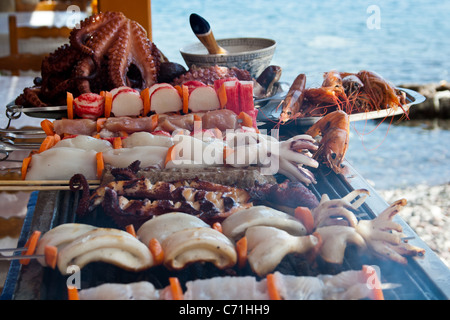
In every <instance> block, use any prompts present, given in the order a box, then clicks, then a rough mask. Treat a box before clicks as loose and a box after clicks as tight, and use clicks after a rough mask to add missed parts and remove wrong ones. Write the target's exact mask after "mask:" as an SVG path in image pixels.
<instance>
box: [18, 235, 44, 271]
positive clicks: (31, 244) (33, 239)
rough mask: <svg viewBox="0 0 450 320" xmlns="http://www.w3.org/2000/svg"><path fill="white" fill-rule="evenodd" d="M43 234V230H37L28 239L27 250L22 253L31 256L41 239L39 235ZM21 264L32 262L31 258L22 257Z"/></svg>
mask: <svg viewBox="0 0 450 320" xmlns="http://www.w3.org/2000/svg"><path fill="white" fill-rule="evenodd" d="M40 236H41V232H40V231H38V230H36V231H34V232H33V233H32V234H31V236H30V238H29V239H28V241H27V243H26V244H25V247H26V248H27V250H26V251H23V252H22V255H27V256H31V255H33V254H34V251H35V250H36V246H37V243H38V240H39V237H40ZM19 261H20V264H22V265H27V264H29V263H30V259H20V260H19Z"/></svg>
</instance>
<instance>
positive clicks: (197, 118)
mask: <svg viewBox="0 0 450 320" xmlns="http://www.w3.org/2000/svg"><path fill="white" fill-rule="evenodd" d="M196 121H202V117H201V116H199V115H198V114H194V122H196Z"/></svg>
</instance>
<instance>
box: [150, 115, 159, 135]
mask: <svg viewBox="0 0 450 320" xmlns="http://www.w3.org/2000/svg"><path fill="white" fill-rule="evenodd" d="M151 120H152V126H151V130H150V131H151V132H153V131H155V129H156V127H157V126H158V123H159V116H158V115H157V114H153V115H152V116H151Z"/></svg>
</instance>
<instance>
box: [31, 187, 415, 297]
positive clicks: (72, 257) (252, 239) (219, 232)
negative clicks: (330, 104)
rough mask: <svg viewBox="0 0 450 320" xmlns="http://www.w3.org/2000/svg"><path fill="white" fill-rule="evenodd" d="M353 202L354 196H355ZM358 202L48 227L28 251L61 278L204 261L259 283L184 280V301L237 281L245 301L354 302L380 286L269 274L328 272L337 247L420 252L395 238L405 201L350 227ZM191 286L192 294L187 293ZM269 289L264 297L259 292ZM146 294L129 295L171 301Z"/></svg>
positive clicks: (401, 256)
mask: <svg viewBox="0 0 450 320" xmlns="http://www.w3.org/2000/svg"><path fill="white" fill-rule="evenodd" d="M359 196H362V197H360V198H358V197H359ZM366 196H367V191H365V190H356V191H353V192H352V193H351V194H349V195H348V196H346V197H344V198H343V199H336V200H330V199H329V198H328V196H326V195H324V196H323V197H322V199H321V201H320V204H319V205H318V206H317V207H316V208H314V209H313V210H305V209H304V208H299V209H298V210H296V215H294V216H292V215H289V214H286V213H284V212H282V211H278V210H275V209H273V208H270V207H266V206H253V207H250V208H243V209H241V210H238V211H237V212H235V213H234V214H232V215H231V216H229V217H227V218H226V219H225V220H224V221H223V222H222V223H220V224H218V223H214V224H213V225H209V224H208V223H205V221H203V220H202V219H199V218H198V217H195V216H193V215H191V214H186V213H183V212H171V213H166V214H162V215H159V216H155V217H153V218H152V219H150V220H148V221H147V222H145V223H144V224H142V226H141V227H139V229H138V230H137V232H134V229H133V228H126V229H127V231H122V230H120V229H114V228H112V229H111V228H99V227H94V226H91V225H85V224H79V223H67V224H62V225H59V226H57V227H55V228H53V229H51V230H50V231H48V232H46V233H45V234H44V235H43V236H42V237H40V233H39V232H35V234H33V238H34V239H33V241H31V242H30V245H32V244H33V243H34V246H35V247H36V254H38V255H40V256H42V257H43V258H39V262H40V263H41V264H42V265H43V266H46V267H51V268H56V267H57V268H58V270H59V271H60V272H61V273H62V274H67V272H68V270H69V269H68V266H70V265H73V264H76V265H78V266H79V267H80V268H83V267H85V266H86V265H87V264H90V263H93V262H104V263H110V264H114V265H116V266H117V267H119V268H122V269H126V270H129V271H134V272H140V271H144V270H148V269H152V268H154V267H156V266H160V265H162V266H164V267H166V268H168V269H169V270H173V271H177V270H182V269H184V268H186V267H187V266H189V265H190V264H193V263H198V262H201V263H205V262H207V263H210V264H212V265H214V266H215V268H217V269H218V270H229V269H230V268H231V269H235V270H244V269H245V268H250V269H251V270H252V272H253V273H254V274H255V275H256V276H257V277H258V278H259V279H263V280H261V281H262V282H261V284H258V282H259V281H258V280H257V279H258V278H255V277H254V276H245V277H243V278H242V277H239V276H238V277H223V276H222V277H218V278H212V279H208V280H194V281H191V282H189V281H188V282H187V283H186V287H187V291H186V292H185V296H184V297H183V296H182V298H186V299H189V298H193V299H197V298H200V297H201V296H203V297H209V298H211V299H214V298H218V296H217V295H214V294H213V293H211V288H212V287H210V284H211V285H212V284H213V283H215V281H222V282H223V284H224V285H225V284H227V283H234V282H235V281H238V280H237V279H241V280H243V281H245V283H247V281H248V282H249V284H252V283H253V285H251V286H249V287H247V290H251V291H252V292H251V295H249V296H247V298H248V297H252V296H254V297H255V298H259V299H263V298H264V297H266V299H267V298H275V297H278V298H283V299H308V298H314V297H315V298H316V299H317V298H322V299H361V298H366V297H373V296H374V295H377V296H378V297H380V296H381V297H382V293H381V291H380V287H378V291H376V290H368V288H369V287H368V286H367V278H363V279H365V280H361V278H360V277H356V278H355V276H356V275H357V274H359V272H361V271H356V270H353V271H343V272H341V273H338V274H336V275H334V276H331V275H329V276H324V275H319V276H317V277H298V276H287V275H283V274H281V273H280V272H278V271H277V270H276V268H277V266H278V265H279V264H280V263H282V261H283V259H284V258H285V257H286V256H287V255H292V254H295V255H297V257H301V259H307V260H308V261H310V263H311V264H314V261H321V262H322V263H328V264H332V265H334V266H336V265H337V266H339V265H342V262H343V259H344V255H345V249H346V247H347V246H350V245H355V246H356V247H357V248H359V250H362V251H363V252H366V253H368V254H373V255H376V256H380V257H382V258H384V259H388V260H393V261H395V262H397V263H400V264H405V263H407V259H406V257H407V256H418V255H421V254H423V250H422V249H420V248H417V247H414V246H412V245H410V244H408V243H406V242H404V241H403V240H402V238H403V236H404V235H403V234H402V233H401V231H402V230H401V227H400V226H399V225H398V224H397V223H395V222H393V221H392V218H393V217H394V216H395V215H396V214H397V213H398V212H400V211H401V209H402V208H403V207H404V205H405V204H406V201H405V200H400V201H397V202H395V203H393V204H392V205H391V206H389V207H388V208H387V209H386V210H384V211H383V212H382V213H380V214H379V215H378V216H377V218H375V219H373V220H361V221H357V219H356V217H355V216H354V215H353V214H352V212H351V211H350V209H351V210H353V209H355V208H357V207H359V206H360V205H361V204H362V203H363V202H364V199H365V197H366ZM355 199H356V200H355ZM36 233H37V235H36ZM268 235H270V236H269V237H268ZM44 257H45V258H44ZM363 270H364V268H363ZM365 271H367V269H366V270H365ZM237 272H239V271H237ZM346 275H347V276H346ZM274 276H275V278H276V279H277V280H276V281H275V283H276V285H275V284H273V283H272V284H270V285H269V284H264V285H263V284H262V283H265V282H264V281H273V280H274V278H273V277H274ZM285 277H287V278H285ZM264 279H265V280H264ZM333 279H334V280H333ZM358 279H359V280H358ZM287 280H289V281H288V282H289V283H292V282H291V281H299V286H298V287H297V286H294V287H291V286H288V285H287V284H288V282H287ZM255 281H256V282H255ZM308 283H309V284H311V285H312V287H310V289H307V288H306V287H305V286H306V285H307V284H308ZM301 284H303V285H301ZM363 284H365V286H363ZM136 285H137V286H139V285H144V287H147V286H148V284H142V283H141V284H138V283H136V284H129V285H128V286H131V287H126V285H122V284H105V285H104V286H103V287H102V286H100V287H98V288H91V289H85V290H86V291H83V290H82V291H80V295H81V296H83V295H84V294H86V296H85V297H86V298H87V299H94V298H102V297H103V298H105V297H110V298H114V297H116V298H124V296H123V295H122V294H123V293H124V292H121V291H120V290H121V289H123V288H125V289H127V290H128V289H132V287H133V286H136ZM196 286H198V289H196V290H194V289H193V288H196ZM328 286H331V287H333V286H337V290H336V293H331V292H334V290H332V291H331V292H329V291H327V290H325V289H326V288H328ZM106 287H109V288H114V290H112V291H111V292H110V294H112V296H110V295H105V293H104V292H103V291H102V289H103V288H106ZM225 287H228V286H227V285H226V286H225ZM269 287H270V291H271V292H268V291H267V290H268V288H269ZM294 288H296V289H294ZM136 289H137V288H136ZM172 289H173V288H172ZM372 289H373V288H372ZM116 290H117V291H116ZM190 290H194V292H197V293H194V292H191V291H190ZM227 290H228V289H227ZM230 290H231V287H230ZM310 290H311V291H310ZM338 292H339V293H338ZM276 293H277V294H276ZM148 294H150V296H149V295H144V296H140V294H137V297H141V298H142V299H152V298H151V297H153V299H161V298H164V297H165V298H169V299H170V298H172V299H173V298H174V297H173V296H172V297H171V296H170V295H168V296H166V295H165V294H164V288H161V289H158V290H156V289H154V290H151V291H149V293H148ZM116 295H117V296H116ZM198 295H200V296H198ZM228 295H229V296H230V298H234V299H238V298H239V297H240V296H239V295H237V293H236V291H235V290H232V291H230V292H228V291H225V292H221V297H222V298H223V297H228ZM178 297H179V296H178Z"/></svg>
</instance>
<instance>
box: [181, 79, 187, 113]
mask: <svg viewBox="0 0 450 320" xmlns="http://www.w3.org/2000/svg"><path fill="white" fill-rule="evenodd" d="M181 90H182V93H183V94H182V97H183V113H188V112H189V87H188V86H185V85H184V84H182V85H181Z"/></svg>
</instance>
